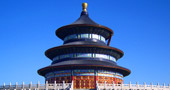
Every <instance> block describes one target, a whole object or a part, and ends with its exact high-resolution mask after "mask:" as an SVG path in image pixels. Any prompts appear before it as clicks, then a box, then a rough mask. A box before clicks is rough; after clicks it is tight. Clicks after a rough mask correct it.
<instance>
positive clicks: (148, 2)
mask: <svg viewBox="0 0 170 90" xmlns="http://www.w3.org/2000/svg"><path fill="white" fill-rule="evenodd" d="M83 2H87V3H88V9H87V10H88V13H89V16H90V18H91V19H93V20H94V21H95V22H97V23H99V24H101V25H104V26H107V27H109V28H111V29H112V30H113V31H114V36H113V37H112V40H111V44H110V46H112V47H116V48H119V49H121V50H122V51H124V53H125V54H124V56H123V57H122V58H121V59H119V60H118V62H117V63H118V65H120V66H123V67H126V68H128V69H130V70H131V74H130V75H129V76H127V77H125V78H124V83H128V82H129V81H131V82H132V83H136V82H137V81H138V82H139V83H140V84H143V82H146V84H150V83H151V82H153V84H157V82H159V83H160V84H163V83H164V82H165V83H166V85H167V84H170V0H0V61H1V63H0V71H1V73H0V85H2V84H3V82H5V83H7V84H8V83H9V82H11V83H12V84H15V82H18V83H19V84H21V83H22V82H23V81H24V82H25V83H27V84H28V83H29V82H30V81H32V82H33V83H37V81H40V83H44V81H45V79H44V78H43V77H42V76H39V75H38V74H37V70H38V69H40V68H42V67H45V66H48V65H50V64H51V61H50V59H48V58H47V57H46V56H45V55H44V52H45V51H46V50H47V49H49V48H52V47H55V46H59V45H62V44H63V42H62V41H61V40H60V39H59V38H58V37H56V36H55V30H56V29H58V28H59V27H61V26H63V25H67V24H71V23H72V22H74V21H75V20H76V19H77V18H79V16H80V13H81V11H82V7H81V4H82V3H83Z"/></svg>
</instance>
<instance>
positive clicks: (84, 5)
mask: <svg viewBox="0 0 170 90" xmlns="http://www.w3.org/2000/svg"><path fill="white" fill-rule="evenodd" d="M82 7H83V11H85V12H87V3H82Z"/></svg>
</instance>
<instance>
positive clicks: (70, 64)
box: [38, 60, 131, 76]
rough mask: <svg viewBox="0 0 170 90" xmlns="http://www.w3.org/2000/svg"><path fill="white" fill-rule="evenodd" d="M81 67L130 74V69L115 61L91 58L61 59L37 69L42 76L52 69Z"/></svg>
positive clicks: (124, 74)
mask: <svg viewBox="0 0 170 90" xmlns="http://www.w3.org/2000/svg"><path fill="white" fill-rule="evenodd" d="M77 68H79V69H81V68H86V69H91V68H95V69H96V68H97V69H100V68H102V69H103V68H105V69H107V70H112V71H116V72H120V73H121V74H123V76H127V75H129V74H130V72H131V71H130V70H129V69H126V68H124V67H121V66H118V65H117V64H115V63H109V62H104V61H98V62H96V61H93V60H72V61H63V62H60V63H56V64H52V65H50V66H47V67H44V68H41V69H39V70H38V73H39V74H40V75H42V76H44V75H45V74H46V73H49V72H52V71H57V70H67V69H77Z"/></svg>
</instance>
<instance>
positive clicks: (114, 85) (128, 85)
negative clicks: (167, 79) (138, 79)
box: [96, 82, 170, 90]
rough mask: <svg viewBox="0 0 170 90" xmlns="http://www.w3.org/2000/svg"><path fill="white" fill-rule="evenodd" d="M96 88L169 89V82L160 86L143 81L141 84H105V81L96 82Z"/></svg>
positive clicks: (110, 89)
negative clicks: (167, 84)
mask: <svg viewBox="0 0 170 90" xmlns="http://www.w3.org/2000/svg"><path fill="white" fill-rule="evenodd" d="M96 89H97V90H113V89H114V90H170V84H169V86H165V84H163V85H162V86H161V85H159V83H158V84H157V85H153V84H152V83H151V84H150V85H146V84H145V83H144V84H143V85H141V84H138V83H136V84H131V83H129V84H114V83H113V84H107V83H106V82H105V83H97V84H96Z"/></svg>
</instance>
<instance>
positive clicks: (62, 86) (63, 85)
mask: <svg viewBox="0 0 170 90" xmlns="http://www.w3.org/2000/svg"><path fill="white" fill-rule="evenodd" d="M62 87H63V90H64V89H65V81H63V86H62Z"/></svg>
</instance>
